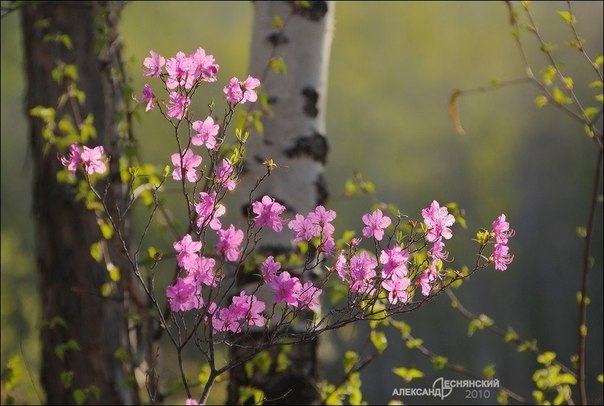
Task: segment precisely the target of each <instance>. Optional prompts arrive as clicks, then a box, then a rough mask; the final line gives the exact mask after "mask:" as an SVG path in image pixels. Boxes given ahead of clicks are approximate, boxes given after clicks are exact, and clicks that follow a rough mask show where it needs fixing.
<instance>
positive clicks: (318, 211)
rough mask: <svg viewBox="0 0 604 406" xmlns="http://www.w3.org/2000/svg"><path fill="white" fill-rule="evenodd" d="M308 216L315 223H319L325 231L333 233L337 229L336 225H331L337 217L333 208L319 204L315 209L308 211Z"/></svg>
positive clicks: (329, 233) (325, 232)
mask: <svg viewBox="0 0 604 406" xmlns="http://www.w3.org/2000/svg"><path fill="white" fill-rule="evenodd" d="M308 218H309V219H310V220H311V221H312V222H313V223H315V224H318V225H319V226H320V227H321V229H322V231H323V233H324V234H327V235H332V234H333V232H334V231H335V227H334V226H333V225H331V221H333V220H334V219H335V218H336V212H335V211H333V210H326V209H325V207H323V206H317V207H316V208H315V211H313V212H310V213H308Z"/></svg>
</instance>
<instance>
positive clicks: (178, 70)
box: [135, 48, 260, 149]
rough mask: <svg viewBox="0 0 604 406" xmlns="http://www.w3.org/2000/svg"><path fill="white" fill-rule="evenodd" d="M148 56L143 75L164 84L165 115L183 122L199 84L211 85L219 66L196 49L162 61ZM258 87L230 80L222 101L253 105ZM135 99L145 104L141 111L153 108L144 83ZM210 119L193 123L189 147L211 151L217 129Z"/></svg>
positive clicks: (255, 81)
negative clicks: (194, 134)
mask: <svg viewBox="0 0 604 406" xmlns="http://www.w3.org/2000/svg"><path fill="white" fill-rule="evenodd" d="M149 54H150V56H149V57H147V58H145V60H144V61H143V75H144V76H147V77H152V78H159V79H161V80H162V81H163V82H164V85H165V88H166V89H167V91H168V99H169V101H168V103H167V104H166V116H167V117H169V118H173V119H176V120H182V119H184V118H185V116H186V115H187V114H188V109H189V106H190V105H191V95H192V93H193V91H194V90H195V89H196V88H197V87H198V86H199V85H200V84H201V83H204V82H215V81H216V80H217V76H216V75H217V74H218V69H219V65H217V64H216V62H215V59H214V56H213V55H209V54H207V53H206V51H205V50H204V49H203V48H197V50H196V51H195V52H193V53H192V54H190V55H187V54H185V53H184V52H182V51H179V52H177V53H176V55H175V56H174V57H171V58H165V57H163V56H161V55H160V54H158V53H157V52H155V51H150V52H149ZM258 86H260V81H259V80H258V79H256V78H254V77H252V76H250V75H248V77H247V78H246V79H245V80H244V81H241V80H239V79H237V78H236V77H234V78H232V79H231V80H230V82H229V84H228V85H226V86H224V88H223V92H224V94H225V98H226V101H227V102H228V103H231V104H233V105H235V104H243V103H246V102H252V103H253V102H255V101H256V100H258V95H257V93H256V89H257V88H258ZM135 100H136V101H137V102H141V103H146V106H145V111H150V110H152V109H153V108H154V106H155V103H156V102H157V101H158V98H157V96H156V95H155V93H154V92H153V90H152V88H151V86H150V85H149V84H145V85H144V87H143V91H142V96H141V98H140V100H138V99H135ZM211 120H212V119H211V118H206V119H205V120H204V121H195V122H194V123H193V129H194V130H195V131H197V132H198V135H197V136H196V137H194V138H193V139H194V143H193V145H202V144H204V145H206V147H207V148H209V149H213V148H215V146H216V141H215V138H214V137H216V135H217V133H218V131H217V126H215V124H214V122H213V121H211Z"/></svg>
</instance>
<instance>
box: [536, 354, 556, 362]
mask: <svg viewBox="0 0 604 406" xmlns="http://www.w3.org/2000/svg"><path fill="white" fill-rule="evenodd" d="M555 359H556V353H555V352H552V351H546V352H544V353H541V354H539V355H538V356H537V362H538V363H540V364H543V365H549V364H551V363H552V361H553V360H555Z"/></svg>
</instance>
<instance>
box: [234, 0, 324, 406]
mask: <svg viewBox="0 0 604 406" xmlns="http://www.w3.org/2000/svg"><path fill="white" fill-rule="evenodd" d="M333 14H334V3H333V2H325V1H312V2H310V6H309V7H303V6H302V5H300V4H299V3H298V2H291V1H276V2H273V1H270V2H269V1H258V2H254V25H253V27H254V28H253V37H252V44H251V62H250V74H251V75H252V76H254V77H258V78H262V92H264V93H266V94H267V95H268V100H269V103H270V108H271V111H272V114H271V115H270V116H267V117H265V118H264V119H263V124H264V131H263V133H262V134H256V133H254V132H252V133H251V135H250V137H249V140H248V144H247V145H246V149H247V155H246V162H245V167H244V174H243V176H242V178H241V184H240V186H239V187H238V189H239V190H240V193H241V195H240V200H239V201H240V204H241V206H242V213H243V214H244V215H246V214H247V212H248V208H249V204H250V201H249V190H250V188H251V186H252V185H254V184H255V182H256V179H258V178H260V177H262V176H263V175H264V174H265V173H266V170H267V168H266V166H265V165H264V164H263V162H264V161H265V160H266V159H272V160H274V161H275V162H276V163H277V165H278V168H277V169H275V170H274V171H273V172H272V173H271V176H270V177H269V178H267V179H266V180H265V181H264V182H263V183H262V184H261V185H260V187H259V188H258V189H257V190H256V192H255V193H254V195H253V196H252V200H258V199H260V198H262V196H263V195H265V194H266V195H269V196H271V197H272V198H274V199H276V200H277V201H279V202H280V203H281V204H283V205H284V206H286V208H287V213H288V214H289V215H290V216H293V215H294V214H295V213H301V214H303V215H307V214H308V212H310V211H313V210H314V209H315V207H316V206H317V205H320V204H324V203H325V202H326V199H327V189H326V187H325V183H324V180H323V170H324V165H325V162H326V158H327V152H328V144H327V138H326V136H325V105H326V87H327V86H326V85H327V74H328V64H329V52H330V47H331V38H332V30H333V17H334V16H333ZM275 16H278V17H280V18H281V20H282V21H284V29H283V30H280V29H278V28H275V27H274V24H273V21H274V20H273V19H274V17H275ZM275 51H276V52H275ZM277 55H278V56H281V57H282V58H283V60H284V61H285V64H286V66H287V72H286V73H285V74H276V73H274V72H270V71H266V66H267V62H268V61H269V60H270V58H272V57H274V56H277ZM265 72H266V74H264V73H265ZM285 229H286V230H284V232H282V233H267V234H265V235H263V239H262V241H261V242H260V244H259V246H258V247H257V249H258V251H259V252H260V253H261V254H264V255H276V254H279V253H283V252H286V251H288V250H291V249H292V248H293V247H292V244H291V239H292V238H293V234H292V233H291V232H290V231H289V230H288V229H287V227H285ZM290 271H291V272H292V273H294V274H295V270H290ZM245 282H246V281H243V280H240V287H243V286H244V284H245ZM267 307H268V306H267ZM295 327H296V326H293V328H295ZM259 340H261V337H260V335H258V336H256V337H254V336H251V335H248V336H246V337H241V338H239V341H238V342H237V343H238V345H236V346H232V347H231V359H237V358H239V357H242V356H245V355H246V353H247V351H249V350H248V349H246V348H249V347H253V346H254V343H255V342H256V343H257V342H258V341H259ZM317 348H318V340H317V339H315V340H313V341H309V342H305V343H302V344H299V345H294V346H293V348H292V349H291V352H289V358H290V361H291V364H290V366H289V367H288V368H287V369H286V370H285V371H280V372H276V371H275V370H274V369H271V371H269V373H268V374H266V375H265V374H260V373H254V375H253V376H252V377H248V376H247V375H246V373H245V370H244V368H243V366H242V367H239V368H235V369H234V370H232V371H231V380H230V383H229V393H228V395H229V397H228V403H229V404H233V403H237V402H238V400H239V399H238V391H239V388H240V387H242V386H253V387H256V388H260V389H262V390H263V391H264V393H265V398H266V403H268V404H271V403H274V404H316V403H318V402H320V400H321V399H320V394H319V392H318V390H317V381H318V359H317ZM279 350H280V348H279V347H271V348H270V350H269V351H270V352H271V354H272V356H273V359H274V358H275V357H276V356H277V354H278V353H279ZM273 365H276V363H273Z"/></svg>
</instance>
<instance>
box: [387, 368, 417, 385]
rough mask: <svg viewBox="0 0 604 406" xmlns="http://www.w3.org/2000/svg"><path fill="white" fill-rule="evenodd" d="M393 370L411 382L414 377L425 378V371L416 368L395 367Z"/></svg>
mask: <svg viewBox="0 0 604 406" xmlns="http://www.w3.org/2000/svg"><path fill="white" fill-rule="evenodd" d="M392 372H394V373H395V374H396V375H398V376H400V377H401V378H403V380H404V381H405V382H411V381H412V380H413V379H416V378H423V376H424V373H423V372H422V371H420V370H419V369H415V368H403V367H400V368H394V369H393V370H392Z"/></svg>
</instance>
